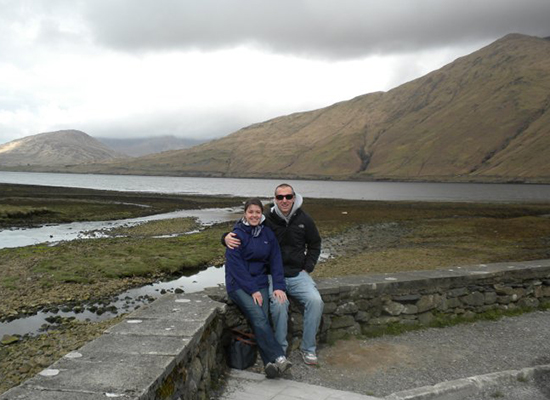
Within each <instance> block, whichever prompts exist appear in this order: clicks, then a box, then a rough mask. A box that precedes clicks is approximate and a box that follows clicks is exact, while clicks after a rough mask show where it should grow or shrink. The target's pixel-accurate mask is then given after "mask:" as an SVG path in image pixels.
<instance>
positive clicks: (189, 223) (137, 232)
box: [106, 218, 200, 237]
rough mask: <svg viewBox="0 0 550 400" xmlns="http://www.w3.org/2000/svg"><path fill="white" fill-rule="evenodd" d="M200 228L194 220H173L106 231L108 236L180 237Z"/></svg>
mask: <svg viewBox="0 0 550 400" xmlns="http://www.w3.org/2000/svg"><path fill="white" fill-rule="evenodd" d="M199 228H200V224H199V223H198V222H197V220H196V219H195V218H173V219H166V220H161V221H150V222H146V223H143V224H140V225H137V226H132V227H120V228H115V229H111V230H109V231H107V232H106V233H107V234H108V235H109V236H130V237H144V236H168V235H181V234H184V233H186V232H191V231H193V230H197V229H199Z"/></svg>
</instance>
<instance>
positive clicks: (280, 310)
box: [269, 271, 324, 353]
mask: <svg viewBox="0 0 550 400" xmlns="http://www.w3.org/2000/svg"><path fill="white" fill-rule="evenodd" d="M269 278H271V276H269ZM285 282H286V293H287V295H289V296H291V297H292V298H294V299H296V300H297V301H298V302H300V303H301V304H302V305H303V306H304V329H303V333H302V343H301V345H300V349H301V350H302V351H308V352H312V353H315V352H316V349H317V345H316V339H315V337H316V335H317V330H318V329H319V325H320V324H321V317H322V316H323V307H324V303H323V299H322V298H321V295H320V294H319V291H318V290H317V285H316V284H315V282H314V281H313V279H312V278H311V276H309V274H308V273H307V272H306V271H302V272H300V273H299V274H298V275H297V276H294V277H289V278H285ZM269 283H270V286H269V293H270V302H269V306H270V311H271V319H272V320H273V325H274V326H275V338H276V339H277V341H278V342H279V343H280V344H281V346H282V347H283V350H284V351H285V353H286V349H287V347H288V341H287V339H286V336H287V332H288V305H289V304H288V301H286V302H285V303H282V304H281V303H279V302H278V301H277V299H275V298H274V297H273V287H272V284H271V279H270V280H269Z"/></svg>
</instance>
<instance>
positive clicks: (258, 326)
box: [225, 198, 292, 378]
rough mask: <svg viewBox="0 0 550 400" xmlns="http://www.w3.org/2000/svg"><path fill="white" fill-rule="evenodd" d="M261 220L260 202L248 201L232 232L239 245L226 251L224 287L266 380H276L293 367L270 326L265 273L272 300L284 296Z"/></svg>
mask: <svg viewBox="0 0 550 400" xmlns="http://www.w3.org/2000/svg"><path fill="white" fill-rule="evenodd" d="M264 219H265V217H264V215H263V206H262V202H261V201H260V199H258V198H252V199H249V200H247V201H246V203H245V205H244V216H243V218H242V219H241V220H240V221H239V222H237V224H236V225H235V227H234V229H233V232H234V233H235V234H236V235H237V237H238V238H239V239H240V240H241V246H239V247H238V248H235V249H229V248H228V249H227V250H226V252H225V257H226V262H225V285H226V288H227V294H228V295H229V298H230V299H231V300H233V302H234V303H235V304H237V306H238V307H239V308H240V310H241V311H242V312H243V314H244V315H245V316H246V318H247V319H248V321H249V323H250V325H252V329H253V331H254V335H255V336H256V342H257V343H258V347H259V349H260V356H261V357H262V361H263V363H264V366H265V373H266V375H267V377H268V378H275V377H276V376H278V375H280V374H282V373H283V372H285V371H286V370H287V369H288V368H290V366H291V365H292V364H291V363H290V361H288V360H287V359H286V357H285V355H284V352H283V349H282V347H281V345H280V344H279V343H278V342H277V340H275V336H274V334H273V330H272V328H271V325H270V324H269V318H268V312H269V311H268V310H269V295H268V287H269V282H268V278H267V275H268V274H271V276H272V278H273V295H274V296H275V298H276V299H277V300H278V301H280V302H281V303H284V302H285V301H286V300H287V297H286V293H285V289H286V287H285V281H284V273H283V263H282V258H281V251H280V250H279V244H278V243H277V238H276V237H275V234H274V233H273V231H272V230H271V229H269V228H268V227H267V226H264V225H263V224H262V223H263V221H264Z"/></svg>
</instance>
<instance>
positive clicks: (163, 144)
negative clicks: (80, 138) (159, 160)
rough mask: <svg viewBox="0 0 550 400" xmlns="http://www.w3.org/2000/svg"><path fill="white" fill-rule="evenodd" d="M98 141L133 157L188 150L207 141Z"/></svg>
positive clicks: (159, 138) (171, 138)
mask: <svg viewBox="0 0 550 400" xmlns="http://www.w3.org/2000/svg"><path fill="white" fill-rule="evenodd" d="M96 139H97V140H99V141H100V142H101V143H103V144H105V145H106V146H108V147H109V148H111V149H113V150H115V151H117V152H118V153H122V154H126V155H128V156H131V157H141V156H144V155H148V154H155V153H162V152H163V151H168V150H181V149H187V148H189V147H193V146H196V145H198V144H200V143H204V142H205V140H193V139H180V138H177V137H175V136H172V135H166V136H155V137H142V138H128V139H119V138H106V137H96Z"/></svg>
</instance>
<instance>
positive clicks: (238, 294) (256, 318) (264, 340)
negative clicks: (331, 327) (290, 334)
mask: <svg viewBox="0 0 550 400" xmlns="http://www.w3.org/2000/svg"><path fill="white" fill-rule="evenodd" d="M260 293H261V294H262V298H263V299H264V302H263V304H262V306H261V307H260V306H259V305H258V304H255V303H254V299H253V298H252V296H250V295H249V294H248V293H246V292H245V291H244V290H241V289H237V290H234V291H232V292H231V293H228V296H229V298H230V299H231V300H233V302H234V303H235V304H237V306H238V307H239V308H240V310H241V311H242V313H243V314H244V316H245V317H246V319H247V320H248V322H249V323H250V325H251V326H252V330H253V331H254V335H255V336H256V343H258V348H259V350H260V356H261V357H262V361H263V362H264V365H266V364H267V363H269V362H274V361H275V360H276V359H277V357H279V356H282V355H284V354H285V353H284V351H283V349H282V347H281V345H280V344H279V342H277V340H276V339H275V336H274V335H273V329H272V328H271V325H270V324H269V318H268V312H269V297H268V294H269V291H268V289H267V288H265V289H261V290H260Z"/></svg>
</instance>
